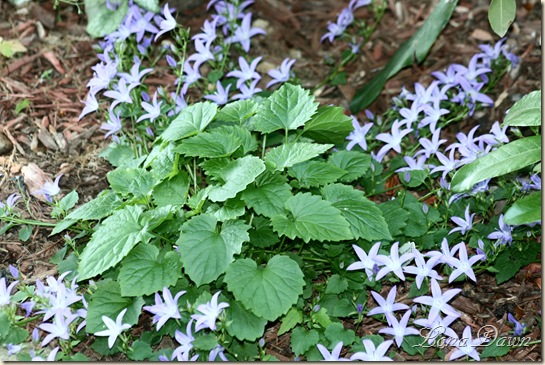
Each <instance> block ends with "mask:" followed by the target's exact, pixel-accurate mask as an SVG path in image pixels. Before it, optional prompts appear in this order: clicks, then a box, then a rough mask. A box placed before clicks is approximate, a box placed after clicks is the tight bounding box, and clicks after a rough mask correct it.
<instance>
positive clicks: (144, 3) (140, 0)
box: [134, 0, 161, 360]
mask: <svg viewBox="0 0 545 365" xmlns="http://www.w3.org/2000/svg"><path fill="white" fill-rule="evenodd" d="M134 2H135V3H136V4H137V5H138V6H140V7H141V8H144V9H146V10H148V11H151V12H153V13H158V12H160V11H161V9H160V8H159V0H134ZM142 360H143V359H142Z"/></svg>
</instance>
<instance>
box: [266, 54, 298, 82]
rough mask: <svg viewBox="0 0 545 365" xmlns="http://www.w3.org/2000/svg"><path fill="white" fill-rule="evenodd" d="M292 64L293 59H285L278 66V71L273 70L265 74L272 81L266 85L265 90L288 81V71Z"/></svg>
mask: <svg viewBox="0 0 545 365" xmlns="http://www.w3.org/2000/svg"><path fill="white" fill-rule="evenodd" d="M294 63H295V59H290V58H289V57H287V58H286V59H284V61H282V64H280V69H274V70H270V71H269V72H267V75H269V76H270V77H271V78H272V80H271V81H269V83H268V84H267V88H269V87H271V86H272V85H274V84H277V83H279V82H286V81H288V80H289V79H290V69H291V67H292V66H293V64H294Z"/></svg>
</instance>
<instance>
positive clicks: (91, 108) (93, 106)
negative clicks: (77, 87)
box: [78, 92, 98, 122]
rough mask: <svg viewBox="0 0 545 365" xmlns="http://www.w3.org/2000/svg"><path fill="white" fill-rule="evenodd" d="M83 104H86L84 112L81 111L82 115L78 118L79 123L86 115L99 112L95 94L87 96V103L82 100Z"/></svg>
mask: <svg viewBox="0 0 545 365" xmlns="http://www.w3.org/2000/svg"><path fill="white" fill-rule="evenodd" d="M80 101H81V102H82V103H84V104H85V106H84V107H83V110H82V111H81V114H80V115H79V117H78V122H79V121H80V120H81V118H83V117H84V116H85V115H87V114H89V113H93V112H95V111H97V110H98V101H97V99H96V97H95V94H93V93H91V92H90V93H89V94H87V98H85V101H83V100H80Z"/></svg>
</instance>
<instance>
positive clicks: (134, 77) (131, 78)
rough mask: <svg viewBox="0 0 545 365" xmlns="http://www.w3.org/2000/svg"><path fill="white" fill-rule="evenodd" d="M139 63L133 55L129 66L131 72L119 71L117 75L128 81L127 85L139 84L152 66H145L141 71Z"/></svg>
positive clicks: (151, 69)
mask: <svg viewBox="0 0 545 365" xmlns="http://www.w3.org/2000/svg"><path fill="white" fill-rule="evenodd" d="M140 65H141V61H140V59H139V58H138V57H136V56H134V64H133V65H132V67H131V72H130V73H126V72H121V73H119V77H121V78H122V79H124V80H125V81H126V82H127V83H129V85H133V84H134V85H135V86H138V85H140V83H141V79H142V77H143V76H144V75H146V74H148V73H150V72H151V71H153V68H145V69H143V70H142V71H140ZM129 87H130V86H129ZM104 95H106V93H104ZM106 96H108V95H106Z"/></svg>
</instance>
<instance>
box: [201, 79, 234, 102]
mask: <svg viewBox="0 0 545 365" xmlns="http://www.w3.org/2000/svg"><path fill="white" fill-rule="evenodd" d="M230 88H231V84H229V85H227V87H225V88H224V87H223V85H222V84H221V82H220V81H219V80H218V81H216V92H215V93H214V94H209V95H205V96H204V98H205V99H207V100H211V101H213V102H214V103H216V104H218V105H224V104H227V101H228V100H229V89H230Z"/></svg>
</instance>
